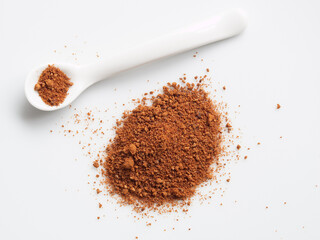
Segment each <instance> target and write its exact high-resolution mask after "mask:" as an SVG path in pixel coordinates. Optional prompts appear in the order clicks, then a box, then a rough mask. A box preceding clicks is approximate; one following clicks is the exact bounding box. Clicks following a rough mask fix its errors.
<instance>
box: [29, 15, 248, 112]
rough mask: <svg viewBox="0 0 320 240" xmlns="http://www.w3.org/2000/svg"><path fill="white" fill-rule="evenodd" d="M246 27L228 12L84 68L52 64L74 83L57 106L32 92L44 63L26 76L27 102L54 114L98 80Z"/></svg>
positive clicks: (231, 34)
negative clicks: (47, 102) (46, 102)
mask: <svg viewBox="0 0 320 240" xmlns="http://www.w3.org/2000/svg"><path fill="white" fill-rule="evenodd" d="M246 25H247V18H246V16H245V14H244V12H243V11H242V10H239V9H236V10H229V11H226V12H223V13H221V14H218V15H216V16H214V17H212V18H210V19H207V20H206V21H202V22H199V23H196V24H193V25H190V26H187V27H183V28H181V29H178V30H176V31H174V32H171V33H170V34H167V35H164V36H162V37H159V38H156V39H153V40H151V41H149V42H146V43H143V44H141V45H139V46H137V47H135V48H132V49H129V50H127V51H125V52H122V53H119V54H117V55H116V56H111V57H109V58H108V59H106V60H104V61H102V62H99V63H95V64H91V65H84V66H77V65H74V64H69V63H54V65H55V66H56V67H58V68H60V69H61V70H62V71H63V72H64V73H65V74H66V75H67V76H68V77H69V78H70V79H71V81H72V82H73V83H74V84H73V86H72V87H70V89H69V92H68V93H69V94H68V95H67V97H66V99H65V100H64V102H63V103H62V104H60V105H59V106H53V107H52V106H49V105H47V104H45V103H44V102H43V101H42V99H41V98H40V96H39V94H38V92H37V91H35V90H34V86H35V84H36V83H37V82H38V79H39V76H40V74H41V72H42V71H43V70H44V69H45V68H46V67H47V66H48V64H44V65H42V66H39V67H37V68H35V69H34V70H33V71H31V72H30V73H29V75H28V77H27V79H26V82H25V94H26V97H27V99H28V101H29V102H30V103H31V104H32V105H33V106H34V107H36V108H38V109H40V110H43V111H53V110H57V109H60V108H64V107H66V106H68V105H69V104H70V103H71V102H73V101H74V100H75V99H76V98H77V97H78V96H79V95H80V94H81V93H82V92H83V91H84V90H86V89H87V88H88V87H89V86H91V85H92V84H94V83H96V82H98V81H101V80H103V79H106V78H108V77H110V76H112V75H114V74H116V73H119V72H122V71H125V70H128V69H131V68H134V67H137V66H140V65H142V64H145V63H148V62H151V61H154V60H158V59H160V58H164V57H167V56H170V55H174V54H178V53H181V52H184V51H188V50H191V49H193V48H197V47H200V46H203V45H206V44H209V43H213V42H217V41H220V40H223V39H226V38H230V37H232V36H235V35H237V34H239V33H241V32H242V31H243V30H244V29H245V27H246Z"/></svg>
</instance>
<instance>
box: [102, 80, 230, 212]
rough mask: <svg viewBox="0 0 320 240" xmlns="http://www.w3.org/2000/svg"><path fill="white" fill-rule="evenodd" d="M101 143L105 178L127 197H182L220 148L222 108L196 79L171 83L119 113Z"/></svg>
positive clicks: (148, 202) (148, 200)
mask: <svg viewBox="0 0 320 240" xmlns="http://www.w3.org/2000/svg"><path fill="white" fill-rule="evenodd" d="M120 122H121V124H120V125H119V126H118V127H117V128H116V136H115V138H114V139H113V141H112V142H111V144H110V145H109V146H108V147H107V157H106V159H105V162H104V165H103V166H104V171H103V172H104V174H105V176H106V181H107V183H108V184H110V185H111V188H112V192H113V193H116V194H118V195H120V196H121V197H122V199H123V200H124V201H125V202H127V203H135V202H137V201H138V202H139V203H141V204H142V205H143V206H146V207H152V206H154V204H156V205H162V204H164V203H170V202H173V201H175V200H187V199H189V198H190V197H191V196H192V195H194V193H195V189H196V187H197V186H199V185H200V184H201V183H203V182H205V181H207V180H209V179H212V177H213V176H212V171H213V170H212V168H211V167H212V164H214V163H216V164H217V165H219V156H220V155H221V154H222V152H223V150H222V149H223V148H222V141H223V135H222V134H223V131H222V126H225V125H223V124H222V114H221V113H220V112H219V110H218V106H216V105H215V104H214V103H213V102H212V100H211V99H210V98H209V97H208V93H207V92H206V91H205V90H204V89H203V88H202V86H201V84H196V85H195V84H190V83H186V84H185V85H183V86H181V85H179V84H177V83H172V84H169V83H168V85H167V86H164V87H163V93H161V94H158V95H157V96H155V97H152V98H151V106H148V105H146V104H140V105H139V106H137V107H136V108H135V109H134V110H133V111H132V112H130V113H124V115H123V118H122V120H121V121H120Z"/></svg>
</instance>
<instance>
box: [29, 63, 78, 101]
mask: <svg viewBox="0 0 320 240" xmlns="http://www.w3.org/2000/svg"><path fill="white" fill-rule="evenodd" d="M72 85H73V83H72V82H70V78H68V76H67V75H66V74H65V73H64V72H62V71H61V70H60V69H59V68H57V67H55V66H53V65H48V67H47V68H46V69H45V70H43V72H42V73H41V75H40V77H39V80H38V82H37V84H36V85H35V86H34V90H35V91H38V93H39V95H40V97H41V99H42V100H43V101H44V102H45V103H46V104H48V105H50V106H58V105H60V104H61V103H63V101H64V99H65V98H66V97H67V94H68V90H69V88H70V87H71V86H72Z"/></svg>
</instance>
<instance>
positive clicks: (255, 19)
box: [0, 0, 320, 240]
mask: <svg viewBox="0 0 320 240" xmlns="http://www.w3.org/2000/svg"><path fill="white" fill-rule="evenodd" d="M233 7H242V8H243V9H245V10H246V11H247V12H248V15H249V26H248V28H247V30H246V31H245V32H244V33H243V34H242V35H240V36H239V37H236V38H233V39H230V40H227V41H224V42H220V43H217V44H213V45H209V46H206V47H202V48H200V49H197V51H199V57H198V58H197V59H194V58H193V57H192V55H193V53H194V52H195V51H190V52H188V53H185V54H181V55H179V56H175V57H172V58H169V59H165V60H162V61H160V62H157V63H153V64H149V65H148V66H144V67H141V68H139V69H135V70H132V71H130V72H127V73H123V74H121V75H118V76H116V77H113V78H111V79H108V80H106V81H104V82H100V83H98V84H96V85H95V86H93V87H91V88H90V89H88V90H87V91H86V92H85V93H83V94H82V95H81V96H80V98H79V99H78V100H77V101H76V102H75V103H74V104H73V106H74V107H77V108H78V109H84V108H85V107H88V108H89V109H92V108H95V107H96V108H97V109H106V108H109V109H110V110H109V112H108V113H107V114H106V116H107V117H108V118H109V120H110V122H109V123H108V124H109V125H108V126H107V127H110V126H112V125H113V124H114V121H115V120H114V118H112V117H111V116H113V115H115V116H116V117H119V116H120V113H121V112H122V110H124V109H125V108H121V107H118V108H117V109H116V108H115V104H114V102H115V101H117V103H118V106H119V105H122V104H123V103H125V104H127V103H128V102H129V100H130V99H131V98H137V97H140V96H141V94H142V93H143V92H146V91H150V90H153V89H155V88H159V86H160V85H161V84H164V83H166V82H169V81H175V80H177V78H178V77H179V76H181V74H183V73H187V74H189V75H190V76H193V75H194V74H199V75H200V74H203V73H204V69H205V68H206V67H209V68H210V69H211V70H212V71H211V74H212V78H213V80H214V83H213V84H212V87H213V88H217V89H218V93H219V94H220V92H221V86H223V85H225V86H226V87H227V91H225V92H224V93H222V95H223V99H224V101H226V102H227V103H228V104H229V107H230V112H233V113H234V111H235V110H237V111H238V112H240V113H239V114H232V121H233V126H234V127H235V128H240V129H241V132H242V135H241V136H242V137H241V140H240V141H241V144H242V145H243V146H244V147H243V148H242V149H241V151H242V152H241V155H242V156H244V155H248V159H247V160H240V161H239V162H238V163H237V164H234V165H233V166H232V168H231V169H230V170H231V181H230V183H228V184H226V186H225V187H226V192H225V194H224V196H223V197H219V196H217V197H216V198H215V199H213V200H211V204H210V205H208V204H203V205H200V204H198V203H197V202H195V203H194V204H193V205H192V206H191V208H190V212H189V214H188V215H187V216H180V217H179V221H176V220H175V219H176V216H175V215H165V216H160V217H156V218H157V220H158V221H157V222H154V221H152V226H149V227H147V226H146V221H147V220H141V221H136V220H134V218H133V216H132V214H131V209H130V208H129V207H119V205H117V204H115V203H107V202H106V200H105V199H104V198H103V196H99V197H100V199H99V202H103V203H104V204H103V205H104V207H103V208H102V209H98V207H97V204H98V200H97V199H96V198H97V197H96V195H95V193H94V191H93V190H92V185H88V184H87V182H88V181H91V179H92V178H90V177H88V174H91V175H94V173H95V172H94V169H93V168H92V159H90V158H87V157H86V156H84V154H83V151H81V147H80V145H79V144H78V139H77V138H71V137H64V136H63V134H59V132H58V131H59V126H57V125H56V124H58V125H59V124H61V122H65V121H66V120H67V119H69V118H70V117H71V116H72V114H73V113H74V112H73V111H72V109H64V110H60V111H56V112H52V113H45V112H40V111H38V110H36V109H34V108H33V107H31V106H30V105H29V104H28V103H27V101H26V99H25V97H24V91H23V88H24V80H25V78H26V75H27V73H28V71H30V70H31V68H32V67H34V66H37V65H38V64H42V63H45V62H51V61H67V62H71V63H77V64H83V63H92V62H95V61H99V60H100V59H103V57H105V56H107V55H108V54H113V53H116V52H117V50H118V49H121V48H126V47H130V46H132V45H134V44H136V43H140V42H143V41H145V40H147V39H149V38H152V37H155V36H158V35H161V34H162V33H165V32H167V31H169V30H172V29H175V28H177V27H179V26H183V25H185V24H188V23H193V22H194V21H196V20H201V19H204V18H206V17H208V16H211V15H213V14H214V13H216V12H218V11H220V10H222V9H228V8H233ZM319 10H320V2H319V1H317V0H309V1H305V0H269V1H261V0H260V1H257V0H242V1H232V0H224V1H215V0H207V1H206V0H197V1H191V0H188V1H186V0H162V1H150V0H131V1H128V0H127V1H125V0H117V1H115V0H113V1H111V0H109V1H97V0H90V1H79V0H72V1H66V0H58V1H56V0H55V1H48V0H29V1H22V0H20V1H11V0H0V69H1V71H0V74H1V88H0V104H1V108H0V109H1V120H0V122H1V124H0V133H1V138H0V142H1V144H0V146H1V147H0V149H1V152H0V153H1V154H0V239H15V240H16V239H33V240H35V239H79V240H80V239H134V237H135V236H138V237H139V239H245V240H249V239H320V187H317V185H320V174H319V172H320V147H319V137H320V127H319V121H320V110H319V107H320V94H319V91H320V67H319V63H320V57H319V56H320V44H319V43H320V27H319V24H320V15H319ZM64 45H66V46H67V48H65V47H64ZM54 50H56V53H55V52H54ZM72 53H75V54H76V55H72ZM97 53H98V54H99V55H100V58H98V57H97V56H96V54H97ZM75 58H77V60H75ZM200 58H203V59H204V61H203V62H201V61H200ZM147 80H150V82H149V83H148V82H147ZM157 82H160V85H158V84H156V83H157ZM114 88H117V91H114ZM277 103H279V104H281V106H282V108H281V109H280V110H276V109H275V105H276V104H277ZM238 105H240V108H239V107H238ZM50 129H52V130H54V132H53V133H52V134H50V133H49V130H50ZM280 136H283V138H282V139H280ZM107 139H108V136H106V139H102V140H99V141H100V142H99V143H98V145H99V144H100V145H102V144H103V143H106V142H107ZM257 142H261V145H260V146H257V144H256V143H257ZM245 147H251V150H250V151H246V149H245ZM75 158H77V159H78V160H77V161H75ZM104 201H105V202H104ZM111 202H112V201H111ZM284 202H287V204H286V205H285V204H284ZM220 203H223V205H222V206H220ZM266 206H268V209H266ZM115 210H116V211H115ZM104 215H105V216H104ZM97 216H101V219H100V221H98V220H97V219H96V217H97ZM173 227H174V228H175V230H172V228H173ZM188 228H191V230H190V231H189V230H188ZM164 229H166V231H164Z"/></svg>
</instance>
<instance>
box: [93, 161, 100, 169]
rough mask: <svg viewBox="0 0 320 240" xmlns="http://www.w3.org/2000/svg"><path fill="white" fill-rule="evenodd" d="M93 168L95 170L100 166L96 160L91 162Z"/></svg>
mask: <svg viewBox="0 0 320 240" xmlns="http://www.w3.org/2000/svg"><path fill="white" fill-rule="evenodd" d="M93 166H94V167H95V168H98V167H99V166H100V165H99V162H98V160H95V161H94V162H93Z"/></svg>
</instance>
